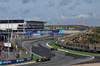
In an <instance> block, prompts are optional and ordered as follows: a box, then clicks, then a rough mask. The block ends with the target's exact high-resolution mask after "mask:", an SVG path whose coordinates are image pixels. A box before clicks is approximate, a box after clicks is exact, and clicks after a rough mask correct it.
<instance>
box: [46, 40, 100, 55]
mask: <svg viewBox="0 0 100 66" xmlns="http://www.w3.org/2000/svg"><path fill="white" fill-rule="evenodd" d="M51 42H52V41H50V42H49V43H48V44H49V45H50V46H52V47H55V48H58V49H61V47H59V46H57V45H55V42H56V40H54V41H53V42H54V43H51ZM62 50H66V51H68V52H71V53H76V54H83V55H91V56H100V54H99V53H89V52H81V51H76V50H71V49H66V48H63V49H62Z"/></svg>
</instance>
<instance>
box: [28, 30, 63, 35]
mask: <svg viewBox="0 0 100 66" xmlns="http://www.w3.org/2000/svg"><path fill="white" fill-rule="evenodd" d="M33 33H43V34H50V33H63V30H29V31H26V34H33Z"/></svg>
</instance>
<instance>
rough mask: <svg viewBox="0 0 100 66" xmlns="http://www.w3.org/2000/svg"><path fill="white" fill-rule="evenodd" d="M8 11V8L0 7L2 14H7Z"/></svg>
mask: <svg viewBox="0 0 100 66" xmlns="http://www.w3.org/2000/svg"><path fill="white" fill-rule="evenodd" d="M8 10H9V7H6V6H0V11H2V12H8Z"/></svg>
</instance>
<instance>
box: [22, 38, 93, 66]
mask: <svg viewBox="0 0 100 66" xmlns="http://www.w3.org/2000/svg"><path fill="white" fill-rule="evenodd" d="M56 38H58V37H56ZM49 41H51V40H50V39H48V40H42V41H35V42H34V41H33V42H32V41H31V42H25V43H24V45H23V46H24V47H25V48H26V49H27V50H28V51H30V49H31V47H32V52H33V53H35V54H37V55H39V56H42V57H43V56H47V57H49V56H50V57H51V61H47V62H37V63H32V64H26V65H21V66H71V65H72V64H77V63H81V62H84V61H88V60H90V59H92V58H93V57H92V56H84V55H78V54H73V53H69V52H64V51H59V50H58V51H56V50H50V47H48V46H46V43H47V42H49Z"/></svg>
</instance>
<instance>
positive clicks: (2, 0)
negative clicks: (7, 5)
mask: <svg viewBox="0 0 100 66" xmlns="http://www.w3.org/2000/svg"><path fill="white" fill-rule="evenodd" d="M8 1H9V0H0V2H8Z"/></svg>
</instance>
